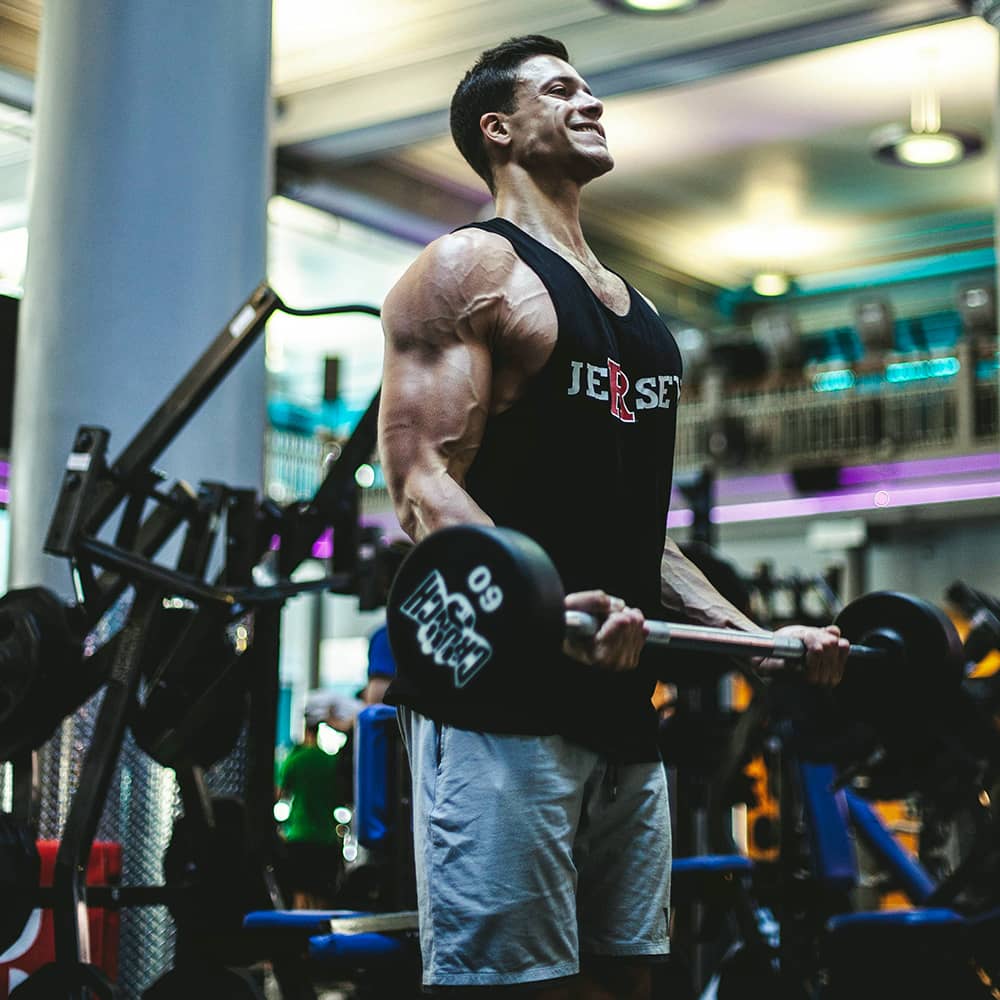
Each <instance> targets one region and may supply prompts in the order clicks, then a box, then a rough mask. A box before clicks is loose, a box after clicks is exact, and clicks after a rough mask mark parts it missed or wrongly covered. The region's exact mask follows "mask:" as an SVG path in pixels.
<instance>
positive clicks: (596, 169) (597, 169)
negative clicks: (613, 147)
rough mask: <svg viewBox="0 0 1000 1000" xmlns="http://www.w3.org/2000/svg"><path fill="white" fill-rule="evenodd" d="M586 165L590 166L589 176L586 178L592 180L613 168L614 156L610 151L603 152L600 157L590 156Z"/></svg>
mask: <svg viewBox="0 0 1000 1000" xmlns="http://www.w3.org/2000/svg"><path fill="white" fill-rule="evenodd" d="M587 165H588V166H589V167H590V176H589V177H588V178H587V180H588V181H593V180H596V179H597V178H598V177H603V176H604V175H605V174H606V173H609V172H610V171H611V170H613V169H614V166H615V158H614V157H613V156H612V155H611V154H610V153H605V154H604V156H601V157H596V156H595V157H592V158H591V159H590V160H588V162H587Z"/></svg>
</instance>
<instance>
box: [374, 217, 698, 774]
mask: <svg viewBox="0 0 1000 1000" xmlns="http://www.w3.org/2000/svg"><path fill="white" fill-rule="evenodd" d="M467 228H468V227H467ZM472 228H477V229H484V230H486V231H488V232H492V233H496V234H498V235H500V236H503V237H504V238H505V239H507V240H509V241H510V243H511V245H512V246H513V248H514V250H515V252H516V253H517V255H518V256H519V257H520V258H521V260H523V261H524V263H525V264H527V265H528V267H530V268H531V269H532V270H533V271H534V272H535V273H536V274H537V275H538V277H539V278H540V279H541V281H542V283H543V284H544V286H545V288H546V289H547V291H548V293H549V295H550V297H551V299H552V303H553V305H554V307H555V312H556V316H557V319H558V337H557V340H556V344H555V347H554V349H553V351H552V354H551V356H550V357H549V359H548V361H547V362H546V363H545V365H544V367H543V368H542V369H541V371H540V372H539V373H538V374H537V375H535V376H534V377H533V378H532V379H530V380H529V382H528V385H527V388H526V391H525V392H524V394H523V395H522V396H521V398H520V399H518V401H517V402H516V403H514V405H513V406H511V407H510V409H508V410H507V411H505V412H504V413H502V414H499V415H497V416H493V417H491V418H490V419H489V421H488V422H487V425H486V431H485V434H484V437H483V441H482V444H481V445H480V448H479V451H478V453H477V455H476V458H475V460H474V461H473V463H472V465H471V467H470V468H469V470H468V473H467V476H466V484H465V485H466V489H467V490H468V492H469V494H470V495H471V496H472V497H473V499H474V500H475V501H476V503H477V504H479V506H480V507H482V509H483V510H484V511H485V512H486V513H487V514H489V515H490V517H491V518H492V519H493V520H494V522H495V523H496V524H498V525H503V526H507V527H512V528H516V529H517V530H519V531H522V532H524V533H525V534H527V535H530V536H531V537H532V538H534V539H535V540H536V541H537V542H539V543H540V544H541V546H542V547H543V548H544V549H545V550H546V551H547V552H548V553H549V555H550V556H551V558H552V560H553V562H554V563H555V565H556V567H557V568H558V569H559V572H560V574H561V575H562V579H563V582H564V585H565V587H566V591H567V593H569V592H571V591H575V590H589V589H594V588H601V589H603V590H605V591H607V592H608V593H610V594H614V595H616V596H619V597H622V598H624V599H625V601H626V602H627V603H629V604H630V605H633V606H635V607H639V608H641V609H642V610H643V612H645V614H646V615H647V616H649V617H653V618H662V617H663V612H662V607H661V604H660V557H661V554H662V552H663V543H664V536H665V533H666V520H667V508H668V505H669V501H670V487H671V477H672V470H673V458H674V437H675V432H676V425H677V402H678V395H679V392H680V385H681V359H680V353H679V352H678V350H677V345H676V343H675V342H674V339H673V337H672V336H671V334H670V332H669V331H668V330H667V328H666V326H665V325H664V323H663V321H662V320H661V319H660V318H659V316H658V315H657V314H656V312H655V311H654V310H653V309H652V308H651V307H650V306H649V304H648V303H647V302H646V301H645V300H644V299H643V298H642V296H641V295H639V294H638V293H637V292H636V291H635V290H634V289H633V288H632V287H631V286H629V287H628V292H629V307H628V312H627V313H626V314H625V315H624V316H619V315H617V314H616V313H614V312H612V310H611V309H609V308H608V307H607V306H606V305H605V304H604V303H603V302H602V301H601V300H600V299H599V298H598V297H597V296H596V295H595V294H594V292H593V291H592V290H591V289H590V286H589V285H588V284H587V282H586V281H585V280H584V278H583V276H582V275H581V274H580V273H579V272H578V271H577V270H576V269H575V268H574V267H573V266H572V265H571V264H569V262H568V261H566V260H565V259H564V258H563V257H561V256H559V254H557V253H555V252H553V251H552V250H550V249H549V248H548V247H546V246H544V245H543V244H542V243H539V242H538V241H537V240H535V239H534V238H533V237H531V236H529V235H528V234H527V233H525V232H524V231H523V230H521V229H519V228H518V227H517V226H515V225H514V224H513V223H511V222H508V221H507V220H506V219H492V220H490V221H488V222H481V223H474V224H473V227H472ZM527 655H528V657H529V658H530V657H532V656H534V657H536V658H537V659H538V660H539V662H538V663H537V669H535V670H532V671H531V676H532V677H533V678H536V679H537V680H535V681H533V682H531V683H527V684H525V685H524V686H523V687H522V688H521V689H519V690H517V691H512V692H510V698H509V699H507V700H506V701H505V700H504V699H499V700H493V701H492V702H491V704H490V705H488V706H481V707H480V708H479V709H478V710H477V713H476V717H475V718H474V719H472V718H463V714H464V713H463V712H460V711H456V710H455V707H454V706H449V705H447V704H441V703H440V702H438V703H435V704H428V703H427V702H426V700H425V699H424V698H423V697H422V696H421V692H420V691H418V690H415V689H414V688H413V687H412V686H411V684H410V683H407V682H406V681H405V679H404V678H402V677H401V678H400V680H399V682H398V683H396V684H394V686H393V691H392V700H393V701H395V702H398V703H402V704H408V705H410V706H412V707H413V708H415V709H417V710H418V711H420V712H421V713H422V714H425V715H429V716H431V717H433V718H438V719H439V720H440V721H444V722H451V723H453V724H456V725H459V726H461V725H463V724H466V725H467V726H468V728H475V729H480V730H487V731H493V732H508V733H540V734H547V733H559V734H561V735H564V736H566V737H568V738H569V739H571V740H573V741H575V742H579V743H581V744H583V745H585V746H588V747H591V748H593V749H596V750H599V751H601V752H603V753H606V754H608V755H609V756H611V757H614V758H616V759H619V760H622V761H633V760H655V759H656V757H657V749H656V716H655V713H654V711H653V709H652V706H651V703H650V697H651V695H652V690H653V686H654V683H655V678H654V676H653V674H652V672H651V671H650V670H649V668H648V667H644V666H640V667H639V669H638V670H635V671H628V672H622V673H612V672H608V671H602V670H599V669H597V668H592V667H587V666H586V665H584V664H581V663H579V662H578V661H576V660H572V659H570V658H568V657H564V656H562V654H559V655H558V656H557V657H556V659H555V662H553V661H552V657H551V656H546V657H544V659H545V662H541V661H542V659H543V658H542V657H539V656H538V654H537V653H535V652H534V651H529V653H528V654H527ZM518 672H519V674H520V673H521V671H520V670H519V671H518ZM522 676H524V675H523V674H522Z"/></svg>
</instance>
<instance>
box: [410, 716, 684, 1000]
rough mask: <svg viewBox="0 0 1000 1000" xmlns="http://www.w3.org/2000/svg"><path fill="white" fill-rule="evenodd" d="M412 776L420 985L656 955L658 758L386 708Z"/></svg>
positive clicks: (663, 872) (663, 949) (483, 980)
mask: <svg viewBox="0 0 1000 1000" xmlns="http://www.w3.org/2000/svg"><path fill="white" fill-rule="evenodd" d="M399 720H400V727H401V729H402V731H403V738H404V740H405V741H406V745H407V749H408V751H409V755H410V765H411V769H412V772H413V789H414V793H413V833H414V846H415V851H416V870H417V899H418V905H419V909H420V946H421V952H422V955H423V965H424V984H425V985H428V986H506V985H514V984H519V983H534V982H543V981H545V980H550V979H556V978H559V977H562V976H571V975H575V974H576V973H577V972H579V969H580V956H581V954H582V955H588V956H591V955H592V956H595V957H633V958H640V957H641V958H650V959H652V958H659V957H661V956H663V955H665V954H667V952H668V951H669V942H668V939H667V921H666V910H667V907H668V906H669V897H670V822H669V819H670V817H669V812H668V804H667V784H666V775H665V772H664V769H663V766H662V764H660V763H648V764H626V765H617V766H615V765H609V764H608V762H607V760H606V759H605V758H603V757H602V756H601V755H600V754H597V753H594V752H593V751H591V750H586V749H584V748H583V747H580V746H577V745H575V744H572V743H569V742H567V741H566V740H564V739H563V738H562V737H559V736H508V735H497V734H493V733H476V732H470V731H468V730H465V729H456V728H454V727H452V726H447V725H439V724H437V723H435V722H432V721H431V720H429V719H426V718H424V717H423V716H421V715H418V714H417V713H416V712H411V711H408V710H407V709H405V708H400V709H399Z"/></svg>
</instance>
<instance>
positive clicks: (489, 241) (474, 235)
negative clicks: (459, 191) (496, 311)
mask: <svg viewBox="0 0 1000 1000" xmlns="http://www.w3.org/2000/svg"><path fill="white" fill-rule="evenodd" d="M516 265H517V255H516V254H515V252H514V248H513V247H512V246H511V244H510V242H509V241H508V240H506V239H504V237H502V236H499V235H498V234H496V233H492V232H488V231H486V230H484V229H476V228H468V229H458V230H456V231H455V232H452V233H447V234H445V235H444V236H440V237H438V238H437V239H436V240H434V241H433V242H432V243H430V244H428V245H427V246H426V247H425V248H424V249H423V250H422V251H421V252H420V254H419V255H418V256H417V259H416V260H415V261H414V262H413V264H412V265H411V266H410V267H409V268H408V270H407V271H406V273H405V274H404V275H403V276H402V278H400V280H399V281H398V282H397V283H396V285H395V286H394V287H393V288H392V290H391V291H390V292H389V295H388V296H387V298H386V300H385V303H384V305H383V309H382V315H383V324H384V325H385V324H390V325H394V324H395V323H397V322H399V321H405V320H407V319H409V318H412V317H413V316H414V315H417V316H419V315H421V314H422V313H423V312H424V311H425V307H426V308H430V310H431V311H432V312H435V313H436V311H437V309H438V308H439V307H440V306H441V304H442V303H451V304H452V305H453V306H454V307H455V308H456V309H459V308H464V307H467V306H468V305H469V304H470V303H472V302H476V301H480V302H482V301H483V300H485V299H492V298H494V297H495V296H496V295H498V294H502V290H503V287H504V285H505V283H506V279H507V278H508V277H509V276H510V275H511V274H512V273H513V270H514V268H515V267H516ZM428 297H429V298H428Z"/></svg>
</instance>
